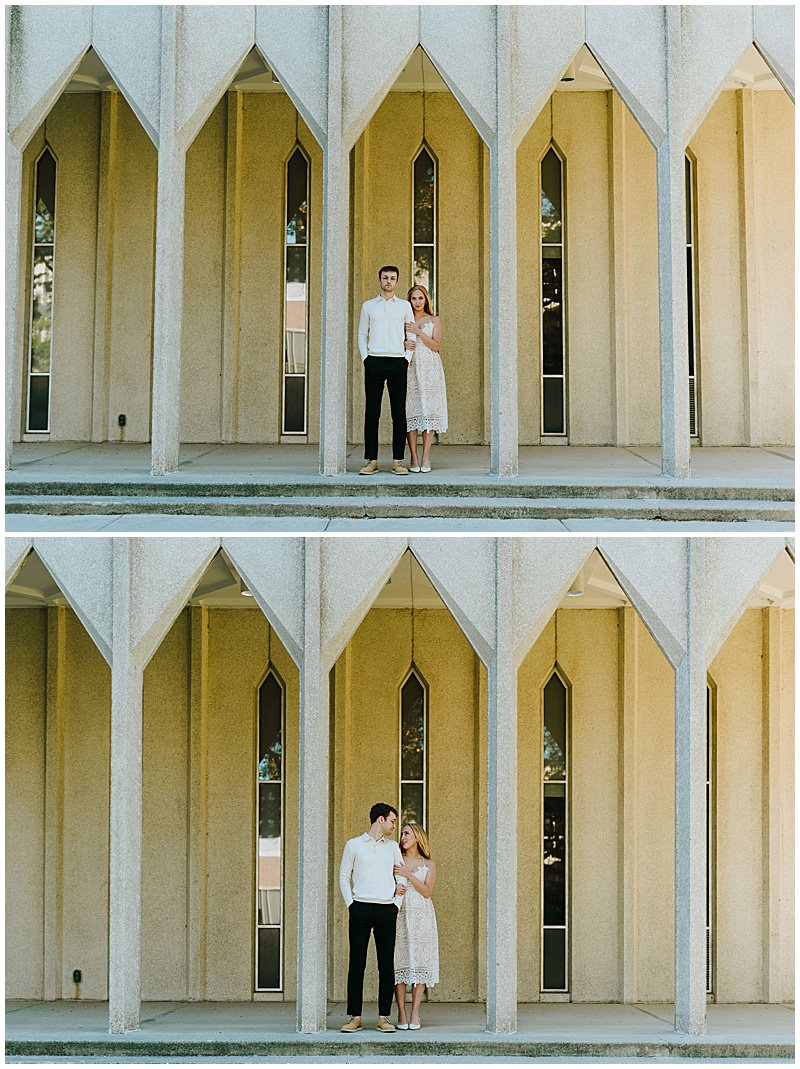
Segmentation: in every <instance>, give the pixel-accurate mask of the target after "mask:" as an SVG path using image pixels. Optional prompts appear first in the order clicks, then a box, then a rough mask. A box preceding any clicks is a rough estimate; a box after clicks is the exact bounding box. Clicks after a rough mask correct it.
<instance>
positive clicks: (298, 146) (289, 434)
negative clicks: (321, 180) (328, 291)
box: [280, 138, 311, 439]
mask: <svg viewBox="0 0 800 1069" xmlns="http://www.w3.org/2000/svg"><path fill="white" fill-rule="evenodd" d="M296 152H299V153H300V155H301V156H302V157H303V159H304V160H305V164H306V204H307V205H308V212H307V220H306V240H305V245H304V246H300V247H302V248H305V251H306V320H305V322H306V329H305V354H304V367H305V371H304V372H303V374H302V375H301V374H299V373H295V372H292V373H289V372H287V370H286V364H287V355H288V354H287V343H288V328H287V326H286V305H287V303H288V301H287V287H288V284H289V283H288V280H287V277H286V276H287V273H288V269H289V252H288V250H289V247H290V242H288V241H287V240H286V229H287V226H288V224H289V220H288V211H289V164H290V163H291V161H292V160H293V159H294V156H295V153H296ZM281 218H282V220H283V274H282V278H283V301H282V306H281V349H280V351H281V397H280V411H281V416H280V420H281V430H280V435H281V438H284V437H285V438H293V439H294V438H297V439H299V438H307V437H308V387H309V383H308V326H309V318H310V316H309V305H310V301H309V295H310V288H311V286H310V279H311V157H310V156H309V154H308V152H306V149H305V147H304V146H303V144H302V142H301V141H300V139H299V138H296V139H295V142H294V144H293V145H292V149H291V152H290V153H289V154H288V156H287V157H286V159H285V160H284V164H283V210H282V213H281ZM291 247H292V248H297V247H298V243H297V242H293V243H291ZM300 378H301V379H303V383H304V389H303V393H304V398H303V429H302V430H300V431H288V430H286V383H287V380H288V379H300Z"/></svg>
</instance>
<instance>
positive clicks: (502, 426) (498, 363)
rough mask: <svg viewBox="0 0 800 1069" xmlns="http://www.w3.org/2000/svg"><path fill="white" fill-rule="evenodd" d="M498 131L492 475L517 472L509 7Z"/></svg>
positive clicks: (493, 159)
mask: <svg viewBox="0 0 800 1069" xmlns="http://www.w3.org/2000/svg"><path fill="white" fill-rule="evenodd" d="M495 11H496V14H497V53H496V58H497V73H496V78H497V83H496V84H497V129H496V132H495V137H494V141H493V143H492V144H491V145H490V146H489V308H490V312H489V361H490V370H489V377H490V396H491V428H490V441H491V446H490V454H491V458H490V459H491V471H492V474H493V475H501V476H504V477H507V476H512V475H516V474H517V459H518V446H519V432H518V424H519V411H518V398H517V162H516V161H517V153H516V148H515V145H514V142H513V139H512V130H511V46H512V41H511V36H512V34H511V17H512V12H511V8H510V7H508V6H505V7H503V6H500V5H498V6H497V7H496V8H495Z"/></svg>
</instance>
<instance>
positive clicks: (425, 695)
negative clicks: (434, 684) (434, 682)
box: [397, 661, 430, 828]
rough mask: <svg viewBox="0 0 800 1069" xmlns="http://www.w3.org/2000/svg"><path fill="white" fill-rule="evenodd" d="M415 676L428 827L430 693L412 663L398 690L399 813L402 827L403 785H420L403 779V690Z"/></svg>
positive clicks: (423, 817)
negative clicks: (419, 691)
mask: <svg viewBox="0 0 800 1069" xmlns="http://www.w3.org/2000/svg"><path fill="white" fill-rule="evenodd" d="M412 676H414V678H415V679H416V680H417V682H418V683H419V685H420V686H421V688H422V731H423V735H422V738H423V744H422V781H421V782H422V821H421V823H422V826H423V827H424V828H427V827H428V824H427V820H428V721H429V709H430V692H429V688H428V682H427V680H426V679H425V677H424V676H423V674H422V672H420V670H419V668H418V667H417V666H416V664H415V663H414V662H413V661H412V662H411V665H410V667H409V669H408V671H407V672H406V674H405V675H404V676H403V679H402V682H401V683H400V686H399V687H398V688H397V723H398V738H397V784H398V791H397V803H398V804H397V812H398V820H399V822H400V827H402V823H403V785H404V784H406V783H409V784H411V783H419V782H420V780H405V779H403V689H404V688H405V685H406V683H408V681H409V679H411V677H412Z"/></svg>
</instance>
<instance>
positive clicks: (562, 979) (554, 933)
mask: <svg viewBox="0 0 800 1069" xmlns="http://www.w3.org/2000/svg"><path fill="white" fill-rule="evenodd" d="M566 944H567V933H566V932H565V931H564V930H563V929H561V930H559V929H557V928H556V929H552V928H550V929H546V930H545V933H544V946H543V948H542V953H543V955H544V961H543V965H544V969H543V970H542V972H543V985H542V986H543V988H544V990H545V991H563V990H564V988H565V987H566V986H567V954H566Z"/></svg>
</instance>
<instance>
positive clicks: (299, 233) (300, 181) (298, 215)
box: [286, 149, 308, 245]
mask: <svg viewBox="0 0 800 1069" xmlns="http://www.w3.org/2000/svg"><path fill="white" fill-rule="evenodd" d="M307 234H308V163H307V161H306V158H305V156H304V155H303V153H302V152H301V151H300V149H296V151H295V153H294V155H293V156H292V158H291V159H290V160H289V164H288V167H287V174H286V243H287V244H288V245H294V244H298V245H304V244H305V243H306V242H307V241H308V237H307Z"/></svg>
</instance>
